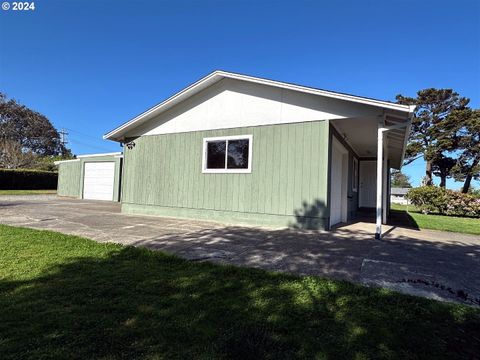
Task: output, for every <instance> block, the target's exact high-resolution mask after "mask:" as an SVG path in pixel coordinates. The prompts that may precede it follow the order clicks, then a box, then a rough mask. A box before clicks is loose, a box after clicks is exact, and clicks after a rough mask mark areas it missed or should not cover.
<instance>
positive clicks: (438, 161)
mask: <svg viewBox="0 0 480 360" xmlns="http://www.w3.org/2000/svg"><path fill="white" fill-rule="evenodd" d="M456 164H457V160H455V159H453V158H451V157H448V156H444V155H443V154H440V155H438V156H437V157H436V158H435V160H434V161H433V163H432V172H433V175H435V176H438V177H439V178H440V187H442V188H444V187H445V186H446V185H447V178H449V177H451V176H452V169H453V167H454V166H455V165H456ZM430 185H431V184H430Z"/></svg>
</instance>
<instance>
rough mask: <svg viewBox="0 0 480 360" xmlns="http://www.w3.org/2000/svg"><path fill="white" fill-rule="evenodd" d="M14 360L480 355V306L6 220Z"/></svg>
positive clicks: (5, 342)
mask: <svg viewBox="0 0 480 360" xmlns="http://www.w3.org/2000/svg"><path fill="white" fill-rule="evenodd" d="M0 249H1V251H0V354H1V356H0V357H1V358H2V359H3V360H5V359H28V358H30V359H39V358H44V359H46V358H59V359H64V358H81V359H94V358H101V359H117V358H150V359H217V358H218V359H220V358H224V359H262V358H264V359H268V358H270V359H293V358H301V359H305V358H316V359H372V358H388V359H405V358H425V359H427V358H429V359H440V358H443V359H467V358H470V359H473V358H476V356H478V354H479V352H478V350H479V348H480V339H479V332H478V329H479V328H480V310H478V309H474V308H471V307H467V306H462V305H453V304H445V303H440V302H436V301H432V300H426V299H422V298H416V297H410V296H406V295H400V294H398V293H394V292H391V291H387V290H382V289H371V288H366V287H362V286H357V285H353V284H350V283H347V282H341V281H333V280H325V279H321V278H317V277H297V276H292V275H286V274H276V273H270V272H266V271H262V270H254V269H245V268H236V267H231V266H220V265H214V264H210V263H199V262H189V261H186V260H182V259H179V258H177V257H174V256H169V255H165V254H163V253H160V252H153V251H149V250H146V249H138V248H132V247H122V246H119V245H113V244H100V243H96V242H93V241H91V240H87V239H83V238H79V237H75V236H67V235H62V234H58V233H54V232H48V231H38V230H30V229H21V228H13V227H7V226H1V225H0Z"/></svg>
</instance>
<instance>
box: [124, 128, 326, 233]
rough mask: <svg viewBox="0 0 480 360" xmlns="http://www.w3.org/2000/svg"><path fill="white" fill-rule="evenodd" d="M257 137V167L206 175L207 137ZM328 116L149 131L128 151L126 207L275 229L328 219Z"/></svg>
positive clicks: (319, 224)
mask: <svg viewBox="0 0 480 360" xmlns="http://www.w3.org/2000/svg"><path fill="white" fill-rule="evenodd" d="M246 134H252V135H253V144H252V146H253V156H252V172H251V173H249V174H204V173H202V151H203V138H205V137H212V136H230V135H246ZM328 139H329V124H328V121H317V122H305V123H297V124H283V125H271V126H258V127H246V128H235V129H224V130H210V131H199V132H189V133H179V134H166V135H152V136H143V137H140V138H137V139H135V140H134V141H135V147H134V148H133V149H131V150H129V149H125V155H124V156H125V161H124V174H123V179H122V191H123V195H122V209H123V211H124V212H129V213H148V214H158V215H163V216H181V217H193V218H209V219H216V220H223V221H228V222H230V221H232V222H245V223H254V224H263V225H274V226H296V227H301V228H323V227H324V226H325V224H327V223H328V210H327V207H326V201H327V167H328Z"/></svg>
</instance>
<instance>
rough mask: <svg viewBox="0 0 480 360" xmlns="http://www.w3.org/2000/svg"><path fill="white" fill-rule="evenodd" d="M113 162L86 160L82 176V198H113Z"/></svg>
mask: <svg viewBox="0 0 480 360" xmlns="http://www.w3.org/2000/svg"><path fill="white" fill-rule="evenodd" d="M114 178H115V163H114V162H113V161H112V162H86V163H85V171H84V177H83V198H84V199H92V200H110V201H112V200H113V182H114Z"/></svg>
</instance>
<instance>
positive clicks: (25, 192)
mask: <svg viewBox="0 0 480 360" xmlns="http://www.w3.org/2000/svg"><path fill="white" fill-rule="evenodd" d="M56 193H57V190H0V195H38V194H56Z"/></svg>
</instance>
